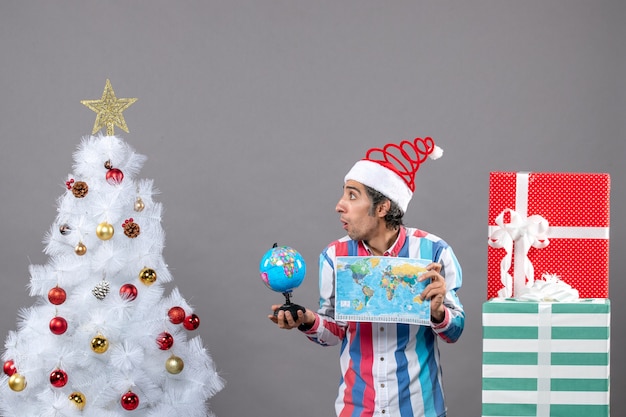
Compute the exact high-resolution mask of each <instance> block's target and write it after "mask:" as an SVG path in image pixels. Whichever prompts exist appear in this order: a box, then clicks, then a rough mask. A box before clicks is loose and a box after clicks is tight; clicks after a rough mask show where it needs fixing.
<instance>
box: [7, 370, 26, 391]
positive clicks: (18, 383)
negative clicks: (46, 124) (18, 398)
mask: <svg viewBox="0 0 626 417" xmlns="http://www.w3.org/2000/svg"><path fill="white" fill-rule="evenodd" d="M9 388H11V389H12V390H13V391H15V392H20V391H23V390H24V388H26V377H25V376H24V375H22V374H19V373H17V372H16V373H14V374H13V375H11V377H10V378H9Z"/></svg>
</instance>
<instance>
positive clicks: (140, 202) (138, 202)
mask: <svg viewBox="0 0 626 417" xmlns="http://www.w3.org/2000/svg"><path fill="white" fill-rule="evenodd" d="M144 208H146V205H145V203H144V202H143V200H142V199H141V197H137V200H135V211H143V209H144Z"/></svg>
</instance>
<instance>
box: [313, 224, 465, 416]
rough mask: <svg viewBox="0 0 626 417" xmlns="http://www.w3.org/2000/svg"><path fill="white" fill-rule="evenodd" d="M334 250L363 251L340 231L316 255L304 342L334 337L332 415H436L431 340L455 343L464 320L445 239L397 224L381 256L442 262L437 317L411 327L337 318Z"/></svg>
mask: <svg viewBox="0 0 626 417" xmlns="http://www.w3.org/2000/svg"><path fill="white" fill-rule="evenodd" d="M337 256H371V253H370V252H369V249H368V248H367V247H366V245H365V244H364V243H363V242H357V241H354V240H351V239H350V238H349V237H347V236H346V237H343V238H341V239H339V240H337V241H335V242H333V243H331V244H330V245H329V246H328V247H327V248H326V249H325V250H324V251H323V252H322V254H321V255H320V282H319V285H320V308H319V310H318V312H317V315H316V316H317V317H316V320H315V324H314V325H313V327H312V328H311V329H310V330H308V331H306V332H305V333H306V335H307V336H308V337H309V339H311V340H312V341H314V342H316V343H318V344H321V345H325V346H331V345H336V344H339V343H341V354H340V365H341V374H342V378H341V381H340V384H339V392H338V395H337V399H336V402H335V410H336V412H337V416H339V417H370V416H381V417H442V416H445V415H446V406H445V402H444V393H443V388H442V382H441V364H440V360H439V348H438V347H437V339H438V338H441V339H443V340H444V341H446V342H448V343H453V342H455V341H456V340H457V339H458V338H459V336H460V335H461V333H462V331H463V327H464V323H465V312H464V311H463V306H462V305H461V302H460V301H459V299H458V297H457V295H456V292H457V290H458V289H459V288H460V287H461V280H462V278H461V267H460V265H459V263H458V261H457V259H456V257H455V255H454V253H453V251H452V248H450V247H449V246H448V245H447V244H446V242H444V241H443V240H442V239H440V238H438V237H437V236H435V235H432V234H429V233H427V232H423V231H420V230H418V229H413V228H405V227H401V229H400V233H399V235H398V239H397V240H396V242H395V243H394V245H392V247H391V248H390V249H389V250H388V251H387V252H386V253H385V256H396V257H409V258H419V259H432V260H433V262H439V263H440V264H441V265H442V269H441V275H442V276H443V277H444V278H445V281H446V288H447V294H446V297H445V299H444V305H445V318H444V320H443V322H442V323H438V324H434V323H433V324H432V325H431V326H418V325H409V324H401V323H366V322H339V321H335V319H334V311H335V307H334V304H335V269H334V268H335V260H336V257H337Z"/></svg>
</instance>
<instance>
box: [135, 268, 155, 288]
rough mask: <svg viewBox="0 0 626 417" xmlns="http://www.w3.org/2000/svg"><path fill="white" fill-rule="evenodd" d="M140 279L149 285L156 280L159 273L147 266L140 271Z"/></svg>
mask: <svg viewBox="0 0 626 417" xmlns="http://www.w3.org/2000/svg"><path fill="white" fill-rule="evenodd" d="M139 279H140V280H141V282H143V283H144V285H148V286H149V285H152V284H154V282H155V281H156V279H157V273H156V271H155V270H154V269H152V268H148V267H146V268H144V269H142V270H141V271H140V272H139Z"/></svg>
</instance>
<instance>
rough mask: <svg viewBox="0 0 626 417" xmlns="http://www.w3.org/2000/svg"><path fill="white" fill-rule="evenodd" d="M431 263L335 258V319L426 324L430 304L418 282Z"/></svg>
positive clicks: (386, 259) (424, 282)
mask: <svg viewBox="0 0 626 417" xmlns="http://www.w3.org/2000/svg"><path fill="white" fill-rule="evenodd" d="M431 262H432V261H431V260H426V259H412V258H394V257H388V256H339V257H337V264H336V268H335V272H336V274H335V279H336V283H335V284H336V285H335V319H337V320H341V321H368V322H396V323H409V324H420V325H429V324H430V301H428V300H422V299H421V297H420V294H421V293H422V291H423V290H424V288H425V287H426V285H428V284H429V283H430V280H426V281H423V282H420V281H419V280H418V279H419V277H420V276H421V275H422V274H423V273H424V272H426V266H427V265H428V264H430V263H431Z"/></svg>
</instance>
